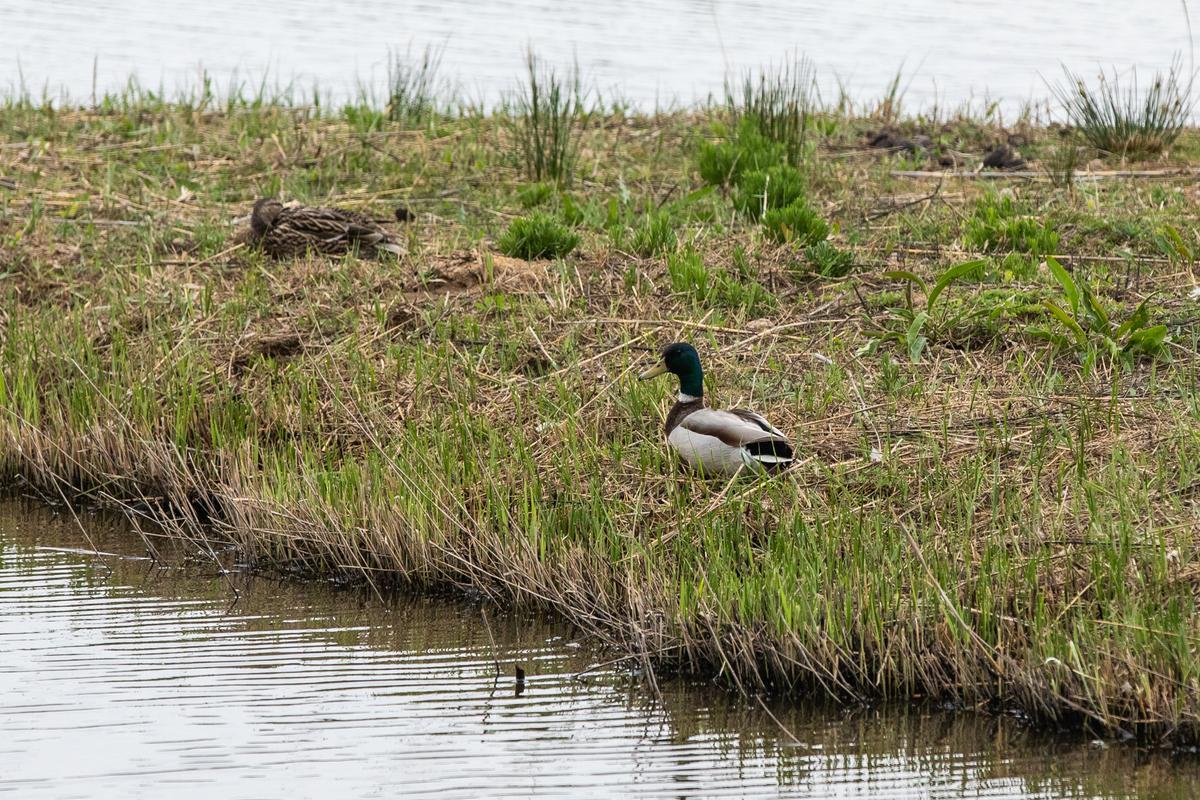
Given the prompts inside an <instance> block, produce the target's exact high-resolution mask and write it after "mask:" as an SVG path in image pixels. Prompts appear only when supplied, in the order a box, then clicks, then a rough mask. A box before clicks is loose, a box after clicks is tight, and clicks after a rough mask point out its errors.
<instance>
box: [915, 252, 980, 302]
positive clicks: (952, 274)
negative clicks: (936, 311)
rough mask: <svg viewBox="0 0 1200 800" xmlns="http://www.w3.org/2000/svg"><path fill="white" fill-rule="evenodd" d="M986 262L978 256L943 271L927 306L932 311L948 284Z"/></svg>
mask: <svg viewBox="0 0 1200 800" xmlns="http://www.w3.org/2000/svg"><path fill="white" fill-rule="evenodd" d="M986 263H987V262H986V261H984V260H983V259H982V258H976V259H973V260H971V261H964V262H963V263H961V264H958V265H956V266H953V267H951V268H950V269H948V270H946V271H945V272H943V273H942V274H941V275H940V276H939V277H938V279H937V283H935V284H934V285H933V291H931V292H930V293H929V299H928V300H927V301H926V302H925V307H926V308H928V309H929V310H930V311H932V310H933V304H934V303H936V302H937V299H938V297H939V296H940V295H941V293H942V291H943V290H944V289H945V288H946V287H947V286H949V285H950V284H952V283H954V281H956V280H958V279H959V278H961V277H963V276H964V275H968V274H970V273H972V272H974V271H976V270H977V269H979V268H980V267H982V266H983V265H984V264H986Z"/></svg>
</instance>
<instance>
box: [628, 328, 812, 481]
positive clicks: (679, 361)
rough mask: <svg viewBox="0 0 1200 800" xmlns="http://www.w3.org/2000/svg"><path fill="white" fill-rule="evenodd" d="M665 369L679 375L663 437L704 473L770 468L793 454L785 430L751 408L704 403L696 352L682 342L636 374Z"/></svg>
mask: <svg viewBox="0 0 1200 800" xmlns="http://www.w3.org/2000/svg"><path fill="white" fill-rule="evenodd" d="M664 372H672V373H674V374H676V375H678V376H679V400H678V401H676V403H675V405H674V406H672V407H671V411H670V413H669V414H667V441H668V442H670V443H671V446H672V447H674V448H675V450H676V452H678V453H679V455H680V456H681V457H682V458H683V460H684V461H686V462H687V463H688V464H689V465H691V466H692V467H693V468H695V469H698V470H700V472H702V473H704V474H708V475H734V474H736V473H737V472H738V471H740V470H742V469H750V470H753V471H758V472H762V471H767V472H774V471H776V470H781V469H786V468H787V467H788V466H789V465H790V464H791V463H792V460H793V456H792V445H791V444H790V443H789V442H788V440H787V437H786V436H784V435H783V432H782V431H780V430H779V429H778V428H776V427H775V426H774V425H772V424H771V423H769V422H767V421H766V420H765V419H763V418H762V417H761V416H759V415H758V414H755V413H754V412H753V411H745V410H742V409H740V408H731V409H729V410H728V411H720V410H717V409H715V408H707V407H705V405H704V370H702V369H701V368H700V355H699V354H698V353H697V352H696V348H694V347H692V346H691V345H690V344H687V343H686V342H676V343H675V344H671V345H667V347H666V348H664V349H663V351H662V361H660V362H659V363H658V364H657V365H656V366H654V367H652V368H650V369H648V370H646V371H645V372H643V373H642V374H641V375H639V376H638V379H639V380H643V381H644V380H647V379H649V378H653V377H655V376H657V375H662V374H663V373H664Z"/></svg>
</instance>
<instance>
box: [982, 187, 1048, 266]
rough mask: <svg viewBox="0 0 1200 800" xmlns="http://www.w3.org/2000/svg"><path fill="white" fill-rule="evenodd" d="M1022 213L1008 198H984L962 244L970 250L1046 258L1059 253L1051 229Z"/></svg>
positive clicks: (1040, 221) (990, 196) (1046, 224)
mask: <svg viewBox="0 0 1200 800" xmlns="http://www.w3.org/2000/svg"><path fill="white" fill-rule="evenodd" d="M1021 212H1022V209H1021V208H1020V207H1019V206H1018V204H1016V203H1014V202H1013V199H1012V198H1011V197H1007V196H1000V195H997V194H986V195H984V196H983V197H981V198H980V199H979V200H978V202H977V203H976V205H975V210H974V212H973V213H972V214H971V217H970V218H969V219H968V220H967V222H966V224H965V225H964V228H963V244H964V245H965V246H966V247H967V248H969V249H972V250H986V251H988V252H1007V251H1018V252H1023V253H1034V254H1049V253H1054V252H1055V251H1056V250H1057V249H1058V241H1059V237H1058V233H1057V232H1056V231H1055V230H1054V229H1053V227H1052V226H1051V225H1050V224H1049V223H1047V222H1045V221H1043V220H1040V219H1036V218H1034V217H1033V216H1031V215H1028V214H1023V213H1021Z"/></svg>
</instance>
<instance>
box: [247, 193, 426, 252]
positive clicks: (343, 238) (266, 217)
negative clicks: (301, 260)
mask: <svg viewBox="0 0 1200 800" xmlns="http://www.w3.org/2000/svg"><path fill="white" fill-rule="evenodd" d="M249 238H250V243H251V244H255V245H258V246H259V247H261V248H262V250H263V252H264V253H266V254H267V255H269V256H271V257H272V258H295V257H296V256H301V255H304V254H305V253H309V252H313V253H321V254H323V255H331V256H336V255H342V254H344V253H348V252H355V251H357V253H358V254H359V255H361V256H366V257H371V256H375V255H378V253H379V251H381V250H386V251H388V252H389V253H395V254H396V255H399V254H400V253H402V252H403V251H402V250H401V248H400V246H399V245H398V244H396V240H395V238H394V237H393V236H392V235H391V234H389V233H388V232H387V231H385V230H384V229H383V228H381V227H380V226H379V225H378V224H377V223H376V222H375V221H374V220H372V219H371V218H370V217H368V216H365V215H363V214H360V213H358V212H357V211H347V210H346V209H342V208H328V207H324V206H302V205H299V204H293V203H289V204H287V205H284V204H283V203H281V202H279V201H278V200H276V199H274V198H271V197H264V198H262V199H260V200H258V201H256V202H255V203H254V211H253V212H251V214H250V237H249Z"/></svg>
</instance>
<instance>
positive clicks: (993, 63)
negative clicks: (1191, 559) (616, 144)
mask: <svg viewBox="0 0 1200 800" xmlns="http://www.w3.org/2000/svg"><path fill="white" fill-rule="evenodd" d="M0 30H3V31H5V33H6V36H5V45H6V46H5V48H4V50H3V51H0V76H3V78H5V79H7V80H8V81H9V82H11V83H12V84H14V85H15V84H17V83H18V81H19V80H20V79H21V78H22V77H23V79H24V82H25V85H26V86H27V87H29V88H30V89H31V90H32V91H33V92H35V93H40V92H41V91H42V89H43V87H48V88H49V89H50V92H51V94H52V95H57V93H58V90H59V89H60V88H61V87H66V88H67V89H68V90H69V92H70V93H71V95H72V96H74V97H76V98H82V99H86V98H88V97H90V95H91V92H92V88H93V77H94V78H95V82H96V84H97V85H98V87H99V89H100V90H101V91H103V90H105V89H111V88H115V87H119V86H121V85H123V84H124V82H125V80H126V79H127V78H128V77H129V76H130V75H133V74H136V75H137V76H139V78H140V79H141V80H142V81H143V83H146V84H149V85H150V86H151V87H158V86H160V85H161V86H162V87H163V88H165V89H166V90H168V91H172V90H174V89H176V88H178V87H179V86H180V85H181V84H183V83H187V84H190V85H193V86H194V85H195V84H196V83H197V80H196V76H197V72H198V67H199V66H201V65H203V66H204V67H205V68H206V69H208V70H209V71H210V72H211V73H212V74H213V75H214V76H215V78H216V80H217V83H218V86H219V87H220V88H222V89H224V88H225V86H226V85H227V84H228V82H229V80H230V76H231V75H233V74H234V73H235V72H238V71H240V73H241V75H242V77H243V78H244V79H248V80H247V82H248V83H249V84H251V88H254V85H256V84H257V79H258V78H259V77H261V76H262V75H263V73H264V72H265V71H269V72H270V75H271V78H272V80H273V81H275V80H278V81H280V82H281V83H285V82H287V81H289V80H292V79H295V80H296V82H297V85H298V86H299V87H300V88H302V89H306V90H307V89H309V88H311V87H312V86H313V85H314V84H317V85H319V86H321V87H323V88H324V89H327V90H333V91H334V92H336V93H338V94H340V95H341V96H343V97H344V96H346V94H347V92H348V91H350V90H351V89H352V88H353V87H354V85H355V83H356V81H357V80H360V79H361V80H363V81H364V82H368V83H370V82H371V81H372V79H374V80H375V82H376V84H378V81H379V80H381V79H382V76H383V74H384V72H385V64H386V54H387V52H388V48H398V49H400V50H403V49H405V48H406V47H409V46H411V47H413V48H414V49H415V50H420V49H421V48H423V47H425V46H426V45H431V44H432V45H439V44H440V45H442V46H444V48H445V57H444V61H443V66H444V72H445V73H446V74H447V75H449V76H453V77H454V78H456V79H457V80H458V81H459V82H460V83H461V85H462V87H463V89H464V90H465V91H466V92H467V93H468V94H470V95H471V96H474V97H478V98H481V99H485V100H488V101H493V100H495V99H496V98H497V97H498V96H499V94H500V92H501V91H502V90H504V89H507V88H509V87H510V86H511V85H512V82H513V80H514V79H515V78H516V76H517V75H518V74H519V72H520V70H521V56H522V52H523V50H524V48H525V47H526V46H527V45H533V46H534V47H535V48H536V49H537V50H538V52H539V53H541V54H543V55H544V56H546V57H547V58H549V59H551V60H554V61H556V62H559V63H568V62H570V61H571V60H572V59H575V60H577V61H578V63H579V64H580V65H581V67H583V69H584V71H585V73H586V74H587V75H588V76H590V77H592V78H594V79H595V81H596V83H597V84H598V85H599V86H600V87H601V88H602V89H605V90H607V89H610V88H613V87H615V88H616V89H618V90H619V92H620V93H621V94H623V95H624V96H625V97H627V98H628V99H630V100H632V101H634V102H636V103H638V104H640V105H642V106H643V107H651V106H653V105H654V104H655V103H656V102H661V103H669V102H670V101H672V100H681V101H683V102H690V101H693V100H696V99H702V98H704V97H705V96H707V94H708V93H709V92H711V91H714V90H719V89H720V86H721V81H722V78H723V77H724V75H725V73H726V71H727V69H731V68H732V69H741V68H743V67H744V66H747V65H758V64H760V63H763V62H765V61H769V60H778V59H780V58H782V57H783V56H784V55H785V54H786V53H787V52H789V51H799V52H802V53H806V54H808V55H809V56H810V57H812V58H813V60H814V61H815V62H816V64H817V65H818V67H819V68H820V69H821V71H822V72H823V74H825V75H826V76H827V77H829V79H830V80H829V83H828V86H830V87H832V86H833V76H834V75H837V76H839V77H840V78H841V79H842V80H843V81H845V82H848V85H849V86H850V88H851V89H852V90H854V91H855V93H857V94H858V95H859V96H860V97H869V98H877V97H879V96H880V95H881V94H882V92H883V89H884V86H885V85H886V83H887V82H888V81H889V80H890V79H891V77H892V75H894V74H895V72H896V70H897V69H898V68H900V67H901V66H902V65H903V66H904V67H905V68H906V72H907V74H908V75H910V76H912V83H911V86H910V88H909V93H908V99H909V100H910V101H911V102H912V104H913V105H915V106H917V107H919V108H922V109H925V108H928V106H929V105H930V104H931V103H932V102H933V101H934V100H935V99H940V100H941V102H942V104H943V105H949V106H951V107H956V106H958V105H960V104H961V103H962V102H964V101H965V100H967V99H968V98H971V97H972V96H974V97H975V99H979V97H980V96H981V95H982V94H983V93H984V92H985V91H989V92H990V94H991V96H993V97H1001V98H1004V99H1005V100H1008V101H1013V102H1012V103H1011V104H1010V108H1011V107H1015V105H1016V103H1019V102H1020V101H1023V100H1027V99H1030V98H1044V97H1046V96H1047V95H1048V92H1047V91H1046V88H1045V86H1044V84H1043V82H1042V79H1041V78H1040V77H1039V73H1040V74H1041V75H1045V76H1048V77H1052V78H1053V77H1057V76H1058V75H1059V64H1060V62H1064V61H1065V62H1067V63H1068V64H1070V65H1071V66H1072V67H1074V68H1078V69H1084V70H1092V69H1093V68H1094V67H1095V66H1096V65H1097V64H1103V65H1112V66H1116V67H1119V68H1122V69H1124V68H1127V67H1129V66H1131V65H1134V64H1136V65H1140V66H1141V67H1142V68H1149V69H1156V68H1161V67H1163V66H1165V65H1166V64H1167V63H1168V62H1169V61H1170V59H1171V55H1172V54H1173V53H1176V52H1182V53H1186V52H1187V51H1188V34H1187V27H1186V25H1185V24H1184V16H1183V10H1182V4H1181V2H1180V0H1138V2H1123V3H1118V2H1106V1H1105V0H1055V2H1045V0H1011V2H1006V3H1005V2H996V1H995V0H957V1H956V2H945V0H941V2H938V1H937V0H925V2H917V3H913V2H892V1H891V0H859V2H854V3H830V2H826V1H825V0H793V1H792V2H787V3H764V2H760V1H759V0H707V1H706V0H639V2H631V1H630V0H615V2H595V1H594V0H592V1H591V2H581V0H562V2H546V0H512V2H505V3H480V2H477V0H445V1H444V2H439V3H432V2H394V1H393V0H291V2H289V3H286V4H281V3H248V2H243V1H242V0H210V2H204V3H191V2H180V0H174V2H171V0H168V1H167V2H165V3H164V2H162V0H86V2H85V0H55V2H46V1H45V0H5V2H3V3H0ZM18 69H19V71H18ZM0 88H5V87H3V83H2V82H0ZM300 99H301V100H303V98H300Z"/></svg>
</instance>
